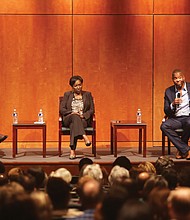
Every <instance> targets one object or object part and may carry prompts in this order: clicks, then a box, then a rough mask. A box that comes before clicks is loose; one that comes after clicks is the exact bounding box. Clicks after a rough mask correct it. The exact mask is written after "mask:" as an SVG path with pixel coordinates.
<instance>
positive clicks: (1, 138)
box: [0, 134, 8, 143]
mask: <svg viewBox="0 0 190 220" xmlns="http://www.w3.org/2000/svg"><path fill="white" fill-rule="evenodd" d="M7 137H8V136H7V135H3V134H0V143H1V142H3V141H4V140H5V139H6V138H7Z"/></svg>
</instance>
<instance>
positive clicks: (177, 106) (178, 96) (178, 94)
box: [176, 92, 180, 108]
mask: <svg viewBox="0 0 190 220" xmlns="http://www.w3.org/2000/svg"><path fill="white" fill-rule="evenodd" d="M177 98H178V99H179V98H180V92H178V93H177ZM176 108H179V104H177V105H176Z"/></svg>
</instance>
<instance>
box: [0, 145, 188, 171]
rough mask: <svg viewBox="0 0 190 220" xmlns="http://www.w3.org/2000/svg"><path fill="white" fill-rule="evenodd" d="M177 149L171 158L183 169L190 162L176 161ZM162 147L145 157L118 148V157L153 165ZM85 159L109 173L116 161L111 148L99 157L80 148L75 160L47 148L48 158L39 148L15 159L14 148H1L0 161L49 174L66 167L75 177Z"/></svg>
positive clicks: (102, 150) (64, 152)
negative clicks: (40, 167) (42, 170)
mask: <svg viewBox="0 0 190 220" xmlns="http://www.w3.org/2000/svg"><path fill="white" fill-rule="evenodd" d="M175 152H176V149H175V148H174V147H171V155H170V157H171V158H172V159H173V160H174V162H175V164H176V166H178V167H181V166H185V165H189V164H190V161H187V160H185V159H182V160H176V159H175ZM161 154H162V152H161V147H148V148H147V155H146V157H143V155H142V154H138V149H137V148H133V147H122V148H118V155H117V156H126V157H128V158H129V160H130V161H131V163H132V165H138V164H139V163H141V162H145V161H149V162H152V163H153V164H154V163H155V161H156V160H157V158H158V157H159V156H161ZM83 157H90V158H91V159H92V160H93V161H94V162H95V163H99V164H100V165H102V166H104V167H105V168H106V169H107V170H108V171H109V170H110V169H111V167H112V163H113V161H114V160H115V159H116V157H114V155H111V154H110V149H109V148H97V156H96V158H94V156H93V155H92V154H91V148H79V149H78V151H77V158H76V159H75V160H70V159H69V149H66V148H63V149H62V156H61V157H59V156H58V151H57V148H47V152H46V157H45V158H43V157H42V149H41V148H40V149H38V148H33V149H32V148H24V149H23V148H18V154H17V155H16V157H15V158H13V157H12V148H3V147H1V148H0V160H1V161H2V162H3V163H4V164H5V166H6V170H7V171H8V170H9V169H10V168H12V167H15V166H20V167H23V168H27V167H29V166H35V165H39V166H42V167H44V169H45V170H46V172H47V173H49V172H51V170H55V169H57V168H59V167H65V168H67V169H69V170H70V171H71V173H72V174H73V175H77V174H78V163H79V160H80V159H81V158H83Z"/></svg>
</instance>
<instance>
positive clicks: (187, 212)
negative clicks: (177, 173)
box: [168, 187, 190, 220]
mask: <svg viewBox="0 0 190 220" xmlns="http://www.w3.org/2000/svg"><path fill="white" fill-rule="evenodd" d="M168 210H169V216H170V219H176V220H189V219H190V188H189V187H179V188H177V189H176V190H172V191H171V192H170V195H169V197H168Z"/></svg>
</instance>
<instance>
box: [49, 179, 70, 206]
mask: <svg viewBox="0 0 190 220" xmlns="http://www.w3.org/2000/svg"><path fill="white" fill-rule="evenodd" d="M46 192H47V194H48V195H49V197H50V199H51V202H52V204H53V209H54V210H61V209H62V210H64V209H65V210H67V208H68V204H69V200H70V186H69V184H68V183H67V182H66V181H65V180H64V179H62V178H61V177H49V178H48V180H47V184H46Z"/></svg>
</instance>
